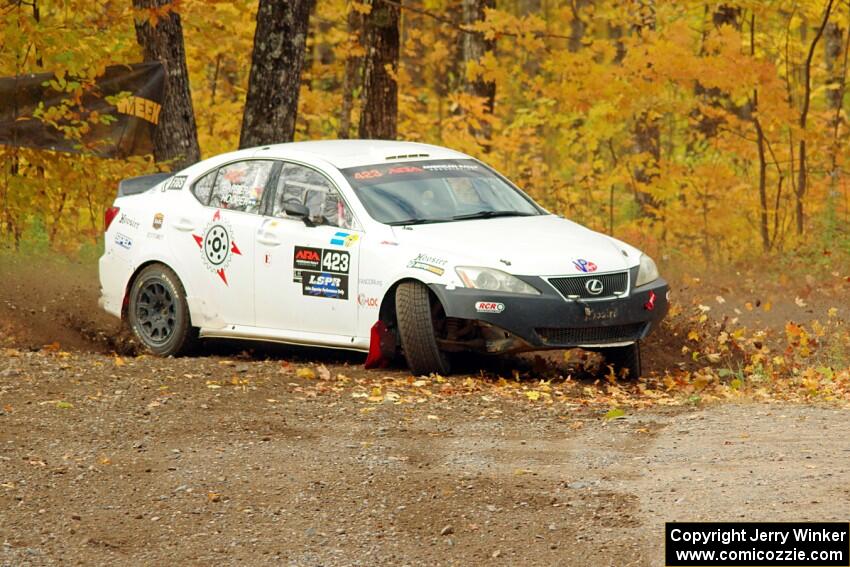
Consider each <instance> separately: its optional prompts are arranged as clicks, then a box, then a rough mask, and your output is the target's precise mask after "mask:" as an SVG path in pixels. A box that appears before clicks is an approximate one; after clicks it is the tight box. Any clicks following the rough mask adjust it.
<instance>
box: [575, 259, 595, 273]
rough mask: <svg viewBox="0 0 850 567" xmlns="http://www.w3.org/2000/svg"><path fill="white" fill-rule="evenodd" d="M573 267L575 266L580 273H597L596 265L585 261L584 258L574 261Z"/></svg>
mask: <svg viewBox="0 0 850 567" xmlns="http://www.w3.org/2000/svg"><path fill="white" fill-rule="evenodd" d="M573 266H575V267H576V270H578V271H579V272H585V273H586V272H595V271H596V264H594V263H593V262H590V261H588V260H585V259H583V258H578V259H577V260H573Z"/></svg>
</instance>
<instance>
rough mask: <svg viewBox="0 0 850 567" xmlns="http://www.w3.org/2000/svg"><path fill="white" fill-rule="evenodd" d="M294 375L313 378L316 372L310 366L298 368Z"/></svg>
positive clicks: (306, 378)
mask: <svg viewBox="0 0 850 567" xmlns="http://www.w3.org/2000/svg"><path fill="white" fill-rule="evenodd" d="M295 376H297V377H298V378H302V379H304V380H315V378H316V372H315V371H314V370H313V369H312V368H299V369H298V371H297V372H295Z"/></svg>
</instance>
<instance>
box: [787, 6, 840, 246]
mask: <svg viewBox="0 0 850 567" xmlns="http://www.w3.org/2000/svg"><path fill="white" fill-rule="evenodd" d="M832 3H833V0H829V1H828V2H827V4H826V8H824V12H823V21H822V22H821V25H820V27H818V30H817V33H816V34H815V37H814V39H813V40H812V43H811V45H810V46H809V53H808V55H807V57H806V62H805V64H804V66H803V108H802V109H801V110H800V136H801V137H800V144H799V155H798V162H799V164H798V169H797V206H796V221H797V234H803V230H804V226H805V217H804V210H803V199H804V197H805V196H806V190H807V184H808V162H807V157H808V156H807V153H806V122H807V120H808V117H809V105H810V104H811V94H812V58H813V57H814V55H815V48H816V47H817V45H818V41H820V38H821V36H822V35H823V32H824V29H826V24H827V23H829V15H830V12H831V11H832Z"/></svg>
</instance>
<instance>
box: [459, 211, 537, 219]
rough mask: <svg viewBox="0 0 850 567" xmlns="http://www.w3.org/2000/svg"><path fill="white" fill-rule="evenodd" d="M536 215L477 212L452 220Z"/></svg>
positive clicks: (510, 212)
mask: <svg viewBox="0 0 850 567" xmlns="http://www.w3.org/2000/svg"><path fill="white" fill-rule="evenodd" d="M536 215H537V213H522V212H519V211H477V212H475V213H468V214H465V215H456V216H453V217H452V220H468V219H491V218H493V217H533V216H536Z"/></svg>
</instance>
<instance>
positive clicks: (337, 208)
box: [272, 163, 354, 228]
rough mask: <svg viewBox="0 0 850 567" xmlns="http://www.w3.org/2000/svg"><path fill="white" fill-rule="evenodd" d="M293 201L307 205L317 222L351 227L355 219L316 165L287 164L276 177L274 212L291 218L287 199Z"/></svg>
mask: <svg viewBox="0 0 850 567" xmlns="http://www.w3.org/2000/svg"><path fill="white" fill-rule="evenodd" d="M288 201H294V202H296V203H300V204H302V205H304V206H306V207H307V209H308V210H309V211H310V220H311V221H313V222H314V223H316V224H325V225H329V226H338V227H340V228H352V227H353V225H354V219H353V216H352V214H351V211H349V210H348V206H347V205H346V204H345V201H344V200H343V199H342V197H341V196H340V194H339V192H338V191H337V189H336V187H334V186H333V184H332V183H331V182H330V181H328V179H327V178H326V177H325V176H324V175H322V174H321V173H319V172H318V171H316V170H314V169H310V168H309V167H305V166H303V165H297V164H294V163H287V164H284V166H283V169H281V171H280V176H279V177H278V181H277V191H276V192H275V198H274V207H273V208H272V214H273V215H274V216H276V217H281V218H288V217H287V214H286V212H285V211H284V203H286V202H288Z"/></svg>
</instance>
